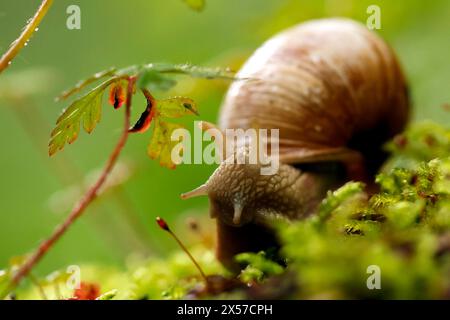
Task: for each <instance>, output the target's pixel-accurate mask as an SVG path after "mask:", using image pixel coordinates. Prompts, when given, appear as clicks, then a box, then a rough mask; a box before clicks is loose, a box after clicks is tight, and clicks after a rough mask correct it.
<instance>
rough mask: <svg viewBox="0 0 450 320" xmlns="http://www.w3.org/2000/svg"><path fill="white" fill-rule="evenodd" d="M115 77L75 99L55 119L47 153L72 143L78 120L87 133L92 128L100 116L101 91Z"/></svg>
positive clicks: (75, 135)
mask: <svg viewBox="0 0 450 320" xmlns="http://www.w3.org/2000/svg"><path fill="white" fill-rule="evenodd" d="M117 81H118V79H117V78H112V79H109V80H107V81H105V82H103V83H102V84H100V85H99V86H97V87H95V88H94V89H92V90H91V91H90V92H89V93H88V94H86V95H85V96H83V97H81V98H79V99H78V100H75V101H74V102H73V103H72V104H71V105H70V106H69V107H68V108H67V109H66V110H64V112H63V113H62V114H61V116H60V117H59V118H58V120H57V121H56V127H55V129H53V131H52V133H51V138H50V142H49V145H48V153H49V155H53V154H55V153H56V152H57V151H58V150H61V149H63V148H64V146H65V144H66V143H69V144H70V143H73V142H74V141H75V140H76V139H77V137H78V134H79V132H80V122H82V123H83V128H84V130H85V131H86V132H87V133H91V132H92V130H94V128H95V126H96V125H97V123H98V122H99V121H100V118H101V111H102V109H101V107H102V98H103V93H104V92H105V90H106V88H107V87H108V86H109V85H111V84H113V83H115V82H117Z"/></svg>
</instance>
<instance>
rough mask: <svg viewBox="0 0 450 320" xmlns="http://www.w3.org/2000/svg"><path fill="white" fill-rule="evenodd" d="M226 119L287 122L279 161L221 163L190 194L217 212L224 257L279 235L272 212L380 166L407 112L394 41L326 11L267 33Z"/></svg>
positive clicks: (312, 205)
mask: <svg viewBox="0 0 450 320" xmlns="http://www.w3.org/2000/svg"><path fill="white" fill-rule="evenodd" d="M237 76H238V78H249V79H255V80H250V81H236V82H234V83H233V84H232V85H231V87H230V89H229V90H228V93H227V95H226V97H225V99H224V103H223V105H222V108H221V111H220V118H219V126H220V128H221V129H228V128H235V129H237V128H240V129H249V128H264V129H279V160H280V162H281V164H280V167H279V170H278V172H277V173H276V174H274V175H272V176H264V175H261V174H260V171H259V170H258V169H259V165H258V164H238V163H231V164H230V163H225V162H224V163H222V164H221V165H220V166H219V167H218V168H217V170H216V171H215V172H214V173H213V175H212V176H211V177H210V178H209V180H208V181H207V182H206V183H205V184H204V185H202V186H201V187H200V188H198V189H196V190H194V191H192V192H190V193H188V194H186V195H185V197H189V196H195V195H201V194H205V195H208V196H209V198H210V203H211V206H210V208H211V209H210V213H211V216H212V217H214V218H217V224H218V252H217V253H218V257H219V259H220V260H221V261H222V262H224V263H225V264H226V265H232V263H231V261H230V260H231V259H232V257H233V256H234V255H235V254H236V253H238V252H242V251H254V250H260V249H264V248H267V246H268V245H271V244H276V239H272V238H273V237H272V233H271V232H270V230H268V229H270V227H269V224H268V223H267V220H271V219H276V218H283V219H289V220H293V219H299V218H303V217H306V216H308V215H310V214H313V213H314V211H315V209H316V208H317V205H318V203H319V202H320V201H321V199H323V197H324V196H325V194H326V192H327V190H330V189H333V188H336V187H338V186H340V185H342V184H343V183H345V182H346V181H349V180H363V179H367V177H370V176H371V175H373V174H374V173H375V172H376V171H377V170H378V168H379V167H380V165H381V164H382V162H383V161H384V160H385V157H386V155H385V154H384V152H383V150H382V148H381V146H382V144H383V143H384V142H385V141H386V140H388V139H389V138H391V137H392V136H393V135H395V134H397V133H398V132H400V131H401V130H402V129H403V128H404V126H405V124H406V122H407V120H408V113H409V99H408V93H407V85H406V81H405V77H404V75H403V72H402V70H401V67H400V65H399V63H398V61H397V58H396V57H395V54H394V53H393V51H392V50H391V48H390V47H389V46H388V45H387V44H386V43H385V42H384V41H383V40H382V39H381V38H380V37H378V36H377V35H376V34H375V33H373V32H371V31H369V30H368V29H367V28H366V27H365V26H364V25H362V24H360V23H357V22H354V21H351V20H347V19H323V20H315V21H311V22H306V23H303V24H299V25H297V26H294V27H292V28H290V29H287V30H286V31H283V32H281V33H280V34H278V35H276V36H274V37H273V38H271V39H269V40H268V41H267V42H266V43H264V44H263V45H262V46H261V47H260V48H259V49H257V50H256V52H255V53H254V54H253V55H252V56H251V57H250V58H249V60H248V61H247V62H246V63H245V64H244V66H243V67H242V69H241V70H240V71H239V73H238V75H237Z"/></svg>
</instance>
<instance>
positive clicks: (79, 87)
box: [56, 68, 116, 101]
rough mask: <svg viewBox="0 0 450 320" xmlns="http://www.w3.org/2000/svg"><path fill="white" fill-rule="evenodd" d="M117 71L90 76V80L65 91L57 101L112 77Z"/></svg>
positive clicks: (104, 71) (101, 72)
mask: <svg viewBox="0 0 450 320" xmlns="http://www.w3.org/2000/svg"><path fill="white" fill-rule="evenodd" d="M115 71H116V69H115V68H110V69H108V70H103V71H100V72H97V73H95V74H93V75H92V76H90V77H89V78H87V79H84V80H81V81H80V82H78V83H77V84H76V85H75V86H74V87H73V88H70V89H68V90H66V91H64V92H63V93H62V94H61V95H60V96H58V97H57V98H56V100H57V101H59V100H63V99H66V98H68V97H69V96H71V95H72V94H74V93H76V92H79V91H80V90H82V89H83V88H85V87H86V86H88V85H90V84H91V83H94V82H95V81H97V80H99V79H102V78H105V77H112V76H114V72H115Z"/></svg>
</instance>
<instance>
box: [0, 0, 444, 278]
mask: <svg viewBox="0 0 450 320" xmlns="http://www.w3.org/2000/svg"><path fill="white" fill-rule="evenodd" d="M39 3H40V1H37V0H21V1H13V0H2V2H1V4H0V30H1V33H0V51H1V52H2V53H3V52H4V51H6V49H7V48H8V46H9V44H10V43H11V41H12V40H14V39H15V38H16V37H17V36H18V34H19V32H20V30H21V29H22V27H23V26H24V25H25V22H26V20H27V19H28V18H29V17H31V15H32V14H33V13H34V12H35V10H36V8H37V6H38V5H39ZM71 4H76V5H79V6H80V8H81V30H68V29H67V28H66V19H67V17H68V14H66V8H67V7H68V6H69V5H71ZM371 4H377V5H379V6H380V8H381V19H382V20H381V21H382V25H381V30H379V31H378V32H379V33H380V34H381V35H382V36H383V37H385V38H386V39H387V40H388V41H389V42H390V43H391V44H392V46H393V47H394V48H395V49H396V51H397V53H398V55H399V56H400V59H401V61H402V64H403V65H404V68H405V70H406V73H407V76H408V79H409V81H410V85H411V91H412V97H413V101H414V114H413V118H414V120H422V119H432V120H435V121H438V122H440V123H443V124H446V123H448V121H449V120H450V112H448V111H446V110H445V108H442V105H443V104H444V103H446V102H447V103H448V102H450V89H449V79H450V63H449V52H450V1H448V0H433V1H421V0H417V1H411V0H402V1H400V0H396V1H375V0H369V1H359V0H358V1H350V0H348V1H345V0H342V1H338V0H327V1H316V0H314V1H305V0H303V1H302V0H244V1H243V0H209V1H208V0H207V4H206V8H205V9H204V10H203V12H200V13H198V12H195V11H193V10H191V9H189V8H188V7H187V6H186V5H185V3H183V2H182V1H181V0H133V1H106V0H96V1H87V0H85V1H75V0H58V1H55V3H54V5H53V7H52V8H51V9H50V12H49V13H48V15H47V16H46V17H45V18H44V20H43V23H42V24H41V26H40V28H39V31H38V32H37V33H36V34H35V35H34V36H33V38H32V40H31V42H30V44H29V45H28V46H27V47H26V48H24V50H23V51H22V52H21V53H20V54H19V56H18V57H17V58H16V59H15V60H14V61H13V64H12V65H11V67H10V68H9V69H7V70H6V71H5V72H4V73H3V74H1V75H0V130H1V131H0V132H1V134H0V146H1V150H2V151H1V157H0V174H1V180H0V199H1V201H0V267H2V266H5V265H6V264H7V263H8V260H9V259H10V258H11V257H12V256H15V255H21V254H24V253H26V252H28V251H30V250H31V249H32V248H34V247H35V246H36V245H37V244H38V243H39V241H40V240H42V239H43V238H45V237H46V236H48V235H49V234H50V233H51V232H52V230H53V229H54V227H55V226H56V225H57V224H58V223H60V222H61V221H62V220H63V219H64V218H65V216H66V215H67V213H68V211H69V210H70V208H71V206H72V203H73V200H74V199H76V197H75V198H74V195H76V193H77V192H76V188H74V187H73V186H74V185H75V186H76V185H77V184H78V185H79V184H80V183H81V182H82V181H83V180H86V179H85V178H83V177H84V176H85V175H87V174H89V173H90V172H92V170H95V169H98V168H100V167H101V166H102V165H103V164H104V161H105V159H106V157H107V155H108V153H109V152H110V150H111V149H112V147H113V145H114V144H115V142H116V139H117V137H118V135H119V134H120V128H121V124H122V116H121V115H117V114H115V113H114V112H113V110H112V108H111V107H108V105H106V101H105V106H104V112H103V118H102V121H101V123H100V125H99V126H98V127H97V128H96V130H95V131H94V134H93V136H92V137H88V136H87V134H85V133H82V134H81V135H80V137H79V139H78V141H77V142H76V143H74V144H73V145H71V146H68V147H66V149H65V150H64V151H63V152H61V153H59V154H57V155H56V156H54V157H52V158H49V157H48V156H47V141H48V136H49V132H50V129H51V126H52V125H53V124H54V121H55V120H56V117H57V115H58V114H59V113H60V111H61V110H62V109H63V108H64V107H66V106H67V105H68V103H69V102H70V101H65V102H64V101H63V102H59V103H56V102H54V99H53V98H54V97H55V96H57V95H58V93H60V92H61V91H63V90H64V89H66V88H67V87H70V86H72V85H73V84H75V83H76V82H77V81H78V80H79V79H82V78H84V77H87V76H89V75H90V74H92V73H94V72H96V71H99V70H102V69H105V68H108V67H110V66H117V67H123V66H127V65H131V64H136V63H147V62H159V61H162V62H174V63H184V62H190V63H194V64H201V65H210V66H215V65H217V66H222V67H226V66H228V65H230V66H234V67H235V66H238V65H239V63H240V62H241V61H242V60H243V59H244V58H245V57H246V56H248V55H249V54H250V53H251V52H252V51H253V50H254V49H255V48H257V47H258V46H259V45H260V44H261V43H262V42H263V41H264V40H265V39H267V38H268V37H270V36H271V35H273V34H274V33H276V32H277V31H280V30H282V29H283V28H286V27H288V26H291V25H293V24H295V23H299V22H301V21H304V20H308V19H313V18H320V17H327V16H347V17H352V18H354V19H357V20H359V21H362V22H365V21H366V19H367V17H368V14H367V13H366V9H367V7H368V6H369V5H371ZM225 89H226V86H225V84H224V83H215V84H211V83H206V82H204V81H199V82H197V83H195V82H193V81H183V82H182V84H181V85H179V86H178V87H177V89H176V90H175V93H176V94H185V95H189V96H190V97H191V98H193V99H195V100H196V101H197V102H198V103H199V110H200V113H201V118H202V119H204V120H208V121H216V118H217V111H218V108H219V106H220V102H221V99H222V96H223V93H224V90H225ZM105 100H106V99H105ZM143 108H144V101H143V100H140V99H136V100H135V101H134V112H133V117H134V119H135V118H136V117H137V116H138V115H139V113H140V112H141V111H142V110H143ZM192 120H193V118H191V119H186V121H185V124H186V125H187V126H188V127H189V128H192V124H191V122H192ZM149 137H150V132H147V133H146V134H143V135H133V136H131V137H130V140H129V142H128V145H127V146H126V148H125V150H124V152H123V157H122V158H121V159H122V160H124V161H125V162H124V163H123V165H122V166H121V167H120V168H121V169H122V170H121V171H120V172H119V173H118V179H119V180H120V179H121V178H124V179H125V180H126V181H124V183H123V184H120V186H118V187H116V188H115V189H112V190H110V191H109V192H108V193H107V194H105V195H104V196H103V197H102V198H101V199H99V200H98V201H97V202H96V203H95V204H94V205H93V206H92V207H90V208H89V209H88V211H87V214H86V216H84V217H82V218H81V219H80V220H79V221H78V222H77V223H76V224H75V225H74V226H73V227H72V228H71V229H70V230H69V232H68V233H67V234H66V235H65V236H64V237H63V238H62V240H61V241H60V242H58V244H57V245H56V246H55V248H53V250H51V252H50V253H49V254H48V256H46V257H45V259H44V260H43V261H42V263H41V264H40V265H39V267H38V269H40V270H41V271H42V272H48V271H51V270H53V269H56V268H61V267H65V266H67V265H69V264H78V263H86V262H93V263H99V262H101V263H109V264H117V265H121V264H123V263H124V261H126V257H128V256H129V254H130V253H131V252H143V253H144V254H149V253H150V254H151V253H153V254H164V253H165V252H168V251H169V250H171V249H173V248H174V246H175V245H174V243H173V241H172V240H171V239H168V238H167V235H166V234H164V233H163V232H161V231H160V230H158V229H157V227H156V224H155V223H154V218H155V217H156V216H157V215H161V216H163V217H165V218H166V219H167V220H168V221H170V222H173V221H181V222H179V223H178V224H176V228H177V229H178V230H179V231H180V232H183V230H184V229H186V225H185V224H183V223H182V222H183V221H184V220H183V219H184V218H185V217H188V216H190V215H191V214H194V215H195V214H196V215H200V216H207V205H208V204H207V199H206V198H204V199H192V200H189V201H182V200H181V199H180V198H179V194H180V193H182V192H184V191H187V190H190V189H192V188H193V187H195V186H197V185H199V184H200V183H202V182H204V181H205V179H206V178H207V177H208V176H209V174H210V173H211V172H212V171H213V170H214V168H215V167H214V166H208V165H185V166H183V165H182V166H179V167H178V168H177V169H176V170H168V169H165V168H162V167H160V166H159V164H158V163H157V162H155V161H151V160H150V159H149V158H148V157H147V155H146V146H147V143H148V140H149ZM127 170H130V171H131V175H130V177H129V179H126V178H127ZM119 182H120V181H119ZM71 186H72V187H71ZM71 194H74V195H72V196H71ZM180 217H181V218H180ZM130 221H134V222H132V223H130ZM133 225H134V227H132V226H133ZM138 234H140V235H141V238H145V239H144V241H142V239H141V240H139V238H138V236H137V235H138ZM142 242H144V244H143V243H142Z"/></svg>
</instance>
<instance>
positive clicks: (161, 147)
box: [148, 119, 182, 169]
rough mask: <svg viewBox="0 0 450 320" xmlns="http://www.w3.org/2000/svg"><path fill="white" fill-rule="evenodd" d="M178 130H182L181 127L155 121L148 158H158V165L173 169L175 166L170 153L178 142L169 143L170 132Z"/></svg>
mask: <svg viewBox="0 0 450 320" xmlns="http://www.w3.org/2000/svg"><path fill="white" fill-rule="evenodd" d="M178 128H182V126H181V125H179V124H176V123H168V122H164V121H161V120H160V119H156V120H155V128H154V129H153V134H152V138H151V140H150V144H149V145H148V155H149V156H150V158H152V159H158V158H159V163H160V165H161V166H163V167H166V168H169V169H175V166H176V165H175V163H174V162H173V161H172V157H171V152H172V149H173V147H174V146H175V145H176V144H177V143H178V142H177V141H171V139H170V137H171V135H172V132H173V131H174V130H175V129H178Z"/></svg>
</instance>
